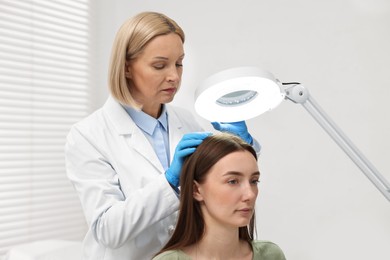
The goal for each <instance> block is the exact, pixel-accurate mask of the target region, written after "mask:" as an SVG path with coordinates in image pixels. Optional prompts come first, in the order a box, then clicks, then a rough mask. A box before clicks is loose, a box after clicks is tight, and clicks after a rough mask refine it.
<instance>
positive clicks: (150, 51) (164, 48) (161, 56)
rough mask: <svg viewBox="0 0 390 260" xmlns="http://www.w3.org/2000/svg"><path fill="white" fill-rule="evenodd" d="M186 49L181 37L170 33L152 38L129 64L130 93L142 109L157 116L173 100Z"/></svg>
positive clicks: (127, 71) (127, 74)
mask: <svg viewBox="0 0 390 260" xmlns="http://www.w3.org/2000/svg"><path fill="white" fill-rule="evenodd" d="M183 59H184V49H183V42H182V40H181V38H180V36H179V35H177V34H175V33H170V34H167V35H161V36H157V37H156V38H154V39H152V40H151V41H150V42H149V43H148V44H147V45H146V46H145V48H144V50H143V51H142V52H141V53H140V54H139V55H138V56H137V57H136V58H135V59H134V60H131V61H130V62H129V63H128V64H127V68H126V77H127V78H128V79H129V80H130V92H131V94H132V96H133V97H134V99H135V100H136V101H137V102H138V103H140V104H141V105H142V110H143V111H144V112H146V113H148V114H149V115H151V116H154V117H157V116H158V115H157V114H158V113H159V111H160V108H161V104H165V103H169V102H171V101H172V100H173V98H174V96H175V94H176V92H177V90H178V89H179V86H180V82H181V76H182V72H183V64H182V62H183Z"/></svg>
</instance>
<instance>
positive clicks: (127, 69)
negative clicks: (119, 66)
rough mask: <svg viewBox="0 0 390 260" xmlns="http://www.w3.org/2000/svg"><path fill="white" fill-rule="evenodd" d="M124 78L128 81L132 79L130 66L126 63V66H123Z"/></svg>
mask: <svg viewBox="0 0 390 260" xmlns="http://www.w3.org/2000/svg"><path fill="white" fill-rule="evenodd" d="M125 76H126V78H128V79H131V78H132V75H131V66H130V62H128V61H126V64H125Z"/></svg>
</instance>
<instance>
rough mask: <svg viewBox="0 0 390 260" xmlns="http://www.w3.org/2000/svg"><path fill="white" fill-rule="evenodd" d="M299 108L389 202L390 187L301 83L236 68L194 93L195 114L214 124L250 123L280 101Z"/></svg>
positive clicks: (249, 69) (256, 71) (215, 76)
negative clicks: (304, 111)
mask: <svg viewBox="0 0 390 260" xmlns="http://www.w3.org/2000/svg"><path fill="white" fill-rule="evenodd" d="M286 99H287V100H290V101H292V102H294V103H297V104H301V105H302V106H303V107H304V108H305V109H306V110H307V111H308V112H309V113H310V115H311V116H312V117H313V118H314V119H315V120H316V121H317V122H318V123H319V124H320V126H321V127H322V128H323V129H324V130H325V131H326V132H327V133H328V134H329V135H330V137H332V139H333V140H334V141H335V142H336V143H337V144H338V145H339V146H340V148H341V149H342V150H343V151H344V152H345V153H346V154H347V155H348V156H349V158H350V159H351V160H352V161H353V162H354V163H355V164H356V165H357V166H358V167H359V169H360V170H361V171H362V172H363V173H364V174H365V175H366V176H367V178H368V179H369V180H370V181H371V182H372V183H373V184H374V185H375V187H376V188H377V189H378V190H379V191H380V192H381V193H382V194H383V195H384V196H385V197H386V199H387V200H389V201H390V184H389V182H388V181H387V180H386V179H385V178H384V177H383V176H382V175H381V174H380V173H379V171H378V170H377V169H376V168H375V167H374V165H372V164H371V163H370V162H369V161H368V160H367V158H366V157H365V156H364V155H363V154H362V153H361V152H360V151H359V149H358V148H357V147H356V146H355V145H354V144H353V143H352V142H351V140H350V139H349V138H348V137H347V136H346V135H345V134H344V133H343V132H342V131H341V130H340V128H339V127H338V126H337V125H336V124H335V123H334V122H333V121H332V120H331V119H330V118H329V116H327V115H326V113H325V112H324V111H323V110H322V109H321V108H320V106H319V105H318V104H317V103H316V102H315V101H314V99H313V97H312V96H311V95H310V94H309V91H308V90H307V89H306V88H305V87H304V86H303V85H302V84H300V83H295V82H292V83H280V82H279V81H278V80H277V79H275V77H274V76H273V75H272V74H271V73H269V72H267V71H264V70H262V69H259V68H256V67H238V68H233V69H228V70H224V71H221V72H219V73H216V74H214V75H212V76H210V77H209V78H207V79H206V80H205V81H204V82H203V83H202V84H201V85H200V86H199V87H198V88H197V89H196V91H195V111H196V112H197V113H198V114H199V115H200V116H201V117H203V118H205V119H207V120H209V121H211V122H213V121H219V122H236V121H242V120H247V119H251V118H253V117H256V116H258V115H260V114H262V113H264V112H267V111H269V110H272V109H273V108H275V107H277V106H278V105H279V104H280V103H281V102H282V101H283V100H286Z"/></svg>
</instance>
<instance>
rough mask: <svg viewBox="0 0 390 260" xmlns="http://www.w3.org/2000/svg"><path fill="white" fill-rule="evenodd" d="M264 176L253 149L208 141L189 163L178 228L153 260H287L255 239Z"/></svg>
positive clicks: (223, 139) (220, 137)
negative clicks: (259, 191)
mask: <svg viewBox="0 0 390 260" xmlns="http://www.w3.org/2000/svg"><path fill="white" fill-rule="evenodd" d="M259 177H260V172H259V168H258V165H257V156H256V152H255V151H254V150H253V148H252V146H251V145H249V144H247V143H246V142H244V141H242V140H241V139H240V138H238V137H236V136H233V135H230V134H226V133H222V134H221V133H219V134H215V135H212V136H209V137H207V138H206V139H205V140H204V141H203V143H201V144H200V145H199V146H198V148H197V149H196V151H195V152H194V153H193V154H192V155H190V156H189V157H188V158H187V159H186V161H185V163H184V166H183V168H182V174H181V180H180V183H181V192H180V209H179V210H180V214H179V219H178V222H177V226H176V229H175V231H174V233H173V235H172V237H171V239H170V240H169V241H168V243H167V244H166V245H165V246H164V248H163V249H161V251H160V252H159V253H158V254H157V255H156V256H155V257H154V258H153V259H154V260H158V259H165V260H167V259H168V260H169V259H194V260H195V259H224V260H225V259H235V260H236V259H263V260H271V259H272V260H279V259H285V256H284V254H283V252H282V251H281V249H280V248H279V247H278V246H277V245H276V244H274V243H272V242H268V241H256V240H254V239H253V235H254V234H253V233H254V227H255V223H254V221H255V214H254V209H255V202H256V197H257V194H258V182H259Z"/></svg>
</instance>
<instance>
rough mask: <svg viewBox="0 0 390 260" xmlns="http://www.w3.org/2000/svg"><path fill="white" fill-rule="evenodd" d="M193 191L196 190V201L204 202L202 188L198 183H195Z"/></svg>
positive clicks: (194, 194)
mask: <svg viewBox="0 0 390 260" xmlns="http://www.w3.org/2000/svg"><path fill="white" fill-rule="evenodd" d="M193 190H194V193H193V196H194V199H196V200H197V201H203V196H202V187H201V186H200V185H199V183H198V182H197V181H194V184H193Z"/></svg>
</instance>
